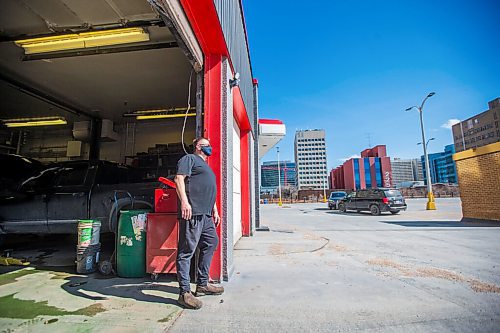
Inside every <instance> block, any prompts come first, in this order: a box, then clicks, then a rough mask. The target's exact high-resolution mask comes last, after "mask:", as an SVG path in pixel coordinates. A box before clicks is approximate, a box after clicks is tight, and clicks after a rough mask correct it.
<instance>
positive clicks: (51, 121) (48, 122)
mask: <svg viewBox="0 0 500 333" xmlns="http://www.w3.org/2000/svg"><path fill="white" fill-rule="evenodd" d="M2 123H3V124H4V125H5V126H7V127H32V126H52V125H66V124H67V123H68V122H67V121H66V119H64V118H63V117H39V118H18V119H2Z"/></svg>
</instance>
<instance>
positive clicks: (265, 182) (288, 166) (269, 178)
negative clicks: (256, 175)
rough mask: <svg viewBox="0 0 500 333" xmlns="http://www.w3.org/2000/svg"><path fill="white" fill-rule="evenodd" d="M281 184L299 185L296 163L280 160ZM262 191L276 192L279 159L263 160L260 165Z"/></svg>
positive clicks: (284, 185) (284, 186)
mask: <svg viewBox="0 0 500 333" xmlns="http://www.w3.org/2000/svg"><path fill="white" fill-rule="evenodd" d="M279 165H280V178H281V186H282V187H283V188H286V187H297V179H296V178H297V176H296V172H295V170H296V169H295V163H293V162H291V161H280V163H279ZM260 179H261V182H260V184H261V189H260V191H261V192H271V193H275V192H277V190H278V161H270V162H263V163H262V165H261V167H260Z"/></svg>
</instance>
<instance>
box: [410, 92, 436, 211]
mask: <svg viewBox="0 0 500 333" xmlns="http://www.w3.org/2000/svg"><path fill="white" fill-rule="evenodd" d="M434 94H435V93H434V92H431V93H429V94H428V95H427V97H425V98H424V100H423V101H422V104H421V105H420V107H418V106H412V107H410V108H408V109H406V111H410V110H411V109H413V108H415V109H417V110H418V112H419V114H420V129H421V131H422V146H423V147H424V159H425V173H426V174H427V199H428V200H427V210H436V202H435V200H434V194H433V193H432V178H431V172H430V167H429V156H428V155H427V147H426V146H427V144H426V141H425V132H424V117H423V110H424V104H425V101H426V100H427V99H428V98H429V97H432V96H434Z"/></svg>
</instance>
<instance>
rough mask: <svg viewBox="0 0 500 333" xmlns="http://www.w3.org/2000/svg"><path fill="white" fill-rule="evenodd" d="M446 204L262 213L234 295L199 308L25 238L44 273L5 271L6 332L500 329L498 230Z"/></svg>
mask: <svg viewBox="0 0 500 333" xmlns="http://www.w3.org/2000/svg"><path fill="white" fill-rule="evenodd" d="M437 205H438V210H437V211H425V200H420V199H414V200H409V210H408V211H406V212H402V213H401V214H399V215H390V214H389V215H382V216H378V217H374V216H371V215H369V214H357V213H346V214H340V213H338V212H336V211H330V210H328V209H326V208H325V206H326V205H325V204H294V205H288V206H285V207H283V208H278V207H277V206H276V205H263V206H262V207H261V215H262V224H263V225H267V226H269V227H270V230H271V231H269V232H257V233H256V234H255V236H254V237H251V238H243V239H241V240H240V241H239V242H238V243H237V245H236V250H235V267H234V268H235V273H234V276H233V277H232V278H231V280H230V282H229V283H225V284H224V286H225V288H226V293H225V294H224V295H221V296H214V297H210V296H206V297H203V298H202V300H203V302H204V306H203V308H202V309H201V310H198V311H192V310H182V309H181V308H180V307H178V306H177V305H176V299H177V292H178V290H177V283H176V282H175V280H174V279H173V278H172V277H170V278H169V277H163V278H162V279H161V280H160V281H157V282H151V281H150V280H149V279H147V278H146V279H119V278H107V279H106V278H103V277H102V276H99V275H98V274H96V275H92V276H88V277H87V276H83V275H77V274H75V272H74V263H73V261H74V245H73V244H74V242H72V241H69V240H65V239H59V238H54V237H48V238H42V239H39V238H36V239H32V238H25V237H23V238H18V239H17V241H13V242H11V243H10V245H9V246H11V247H12V248H13V249H14V254H15V255H17V256H20V257H23V256H26V257H29V258H30V260H31V261H32V262H33V263H34V268H36V269H35V270H33V269H25V270H18V269H16V270H14V271H13V272H11V273H7V271H9V269H8V268H5V267H3V268H0V273H3V274H0V331H2V332H46V331H51V332H114V331H116V332H165V331H168V332H304V331H306V332H310V331H315V332H401V331H407V332H499V331H500V330H499V329H498V327H500V241H499V239H500V223H483V224H463V223H460V222H458V221H460V219H461V210H460V201H459V200H458V199H438V201H437ZM111 245H112V239H111V240H109V239H108V240H106V239H104V250H103V254H102V255H103V257H104V258H106V257H109V256H110V255H111V253H110V251H111ZM10 270H12V269H10Z"/></svg>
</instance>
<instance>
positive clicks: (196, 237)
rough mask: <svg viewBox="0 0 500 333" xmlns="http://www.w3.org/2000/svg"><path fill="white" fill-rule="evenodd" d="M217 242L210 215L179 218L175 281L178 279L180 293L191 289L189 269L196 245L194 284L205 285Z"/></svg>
mask: <svg viewBox="0 0 500 333" xmlns="http://www.w3.org/2000/svg"><path fill="white" fill-rule="evenodd" d="M218 244H219V238H218V237H217V233H216V232H215V225H214V222H213V219H212V217H211V216H208V215H195V216H193V217H192V218H191V220H184V219H179V244H178V252H177V281H179V288H180V293H181V294H183V293H185V292H189V291H191V287H190V285H189V281H190V277H189V269H190V267H191V259H192V258H193V255H194V253H195V251H196V248H197V247H198V248H199V249H200V257H199V260H198V278H197V281H196V284H197V285H199V286H206V285H207V283H208V270H209V268H210V263H211V262H212V257H213V255H214V251H215V249H216V248H217V245H218Z"/></svg>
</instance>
